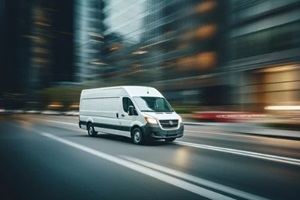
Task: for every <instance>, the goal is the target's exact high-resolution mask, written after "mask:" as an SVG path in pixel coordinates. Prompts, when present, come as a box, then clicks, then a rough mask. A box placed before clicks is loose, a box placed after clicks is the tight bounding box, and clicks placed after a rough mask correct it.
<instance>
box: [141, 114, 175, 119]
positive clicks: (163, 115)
mask: <svg viewBox="0 0 300 200" xmlns="http://www.w3.org/2000/svg"><path fill="white" fill-rule="evenodd" d="M143 114H144V115H147V116H149V117H153V118H156V119H158V120H169V119H179V118H180V116H179V115H178V114H177V113H176V112H143Z"/></svg>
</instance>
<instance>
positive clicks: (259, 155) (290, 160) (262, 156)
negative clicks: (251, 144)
mask: <svg viewBox="0 0 300 200" xmlns="http://www.w3.org/2000/svg"><path fill="white" fill-rule="evenodd" d="M41 120H43V121H48V122H52V123H61V124H66V125H72V126H75V125H76V126H77V124H74V123H69V122H60V121H54V120H44V119H41ZM193 132H194V131H193ZM174 143H175V144H178V145H183V146H189V147H195V148H201V149H209V150H214V151H220V152H226V153H231V154H237V155H243V156H248V157H253V158H259V159H265V160H271V161H275V162H281V163H286V164H292V165H298V166H300V160H299V159H295V158H288V157H282V156H275V155H270V154H263V153H257V152H251V151H244V150H236V149H230V148H224V147H218V146H210V145H203V144H197V143H189V142H184V141H175V142H174Z"/></svg>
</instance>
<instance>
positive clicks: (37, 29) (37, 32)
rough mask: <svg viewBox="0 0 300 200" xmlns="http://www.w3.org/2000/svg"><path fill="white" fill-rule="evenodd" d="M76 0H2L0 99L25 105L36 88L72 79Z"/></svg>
mask: <svg viewBox="0 0 300 200" xmlns="http://www.w3.org/2000/svg"><path fill="white" fill-rule="evenodd" d="M73 7H74V6H73V0H68V1H66V2H64V3H61V1H58V0H51V1H47V0H32V1H28V0H24V1H19V0H0V11H1V12H0V13H1V14H0V15H1V19H0V26H1V31H0V32H1V34H0V41H1V46H0V53H1V55H0V66H1V73H0V74H1V75H0V99H1V104H4V106H5V107H24V106H25V103H26V101H31V100H32V98H34V94H35V91H37V90H40V89H43V88H45V87H49V86H50V85H52V83H54V82H61V81H72V80H73V70H74V66H73V54H74V53H73V15H74V13H73V10H74V9H73Z"/></svg>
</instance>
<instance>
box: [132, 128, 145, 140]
mask: <svg viewBox="0 0 300 200" xmlns="http://www.w3.org/2000/svg"><path fill="white" fill-rule="evenodd" d="M131 139H132V142H133V143H134V144H142V143H143V142H144V137H143V132H142V130H141V129H140V128H138V127H136V128H134V129H133V131H132V134H131Z"/></svg>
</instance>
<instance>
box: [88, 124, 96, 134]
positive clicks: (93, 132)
mask: <svg viewBox="0 0 300 200" xmlns="http://www.w3.org/2000/svg"><path fill="white" fill-rule="evenodd" d="M87 132H88V135H89V136H91V137H94V136H96V135H97V132H96V131H95V129H94V125H93V124H92V123H88V125H87Z"/></svg>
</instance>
